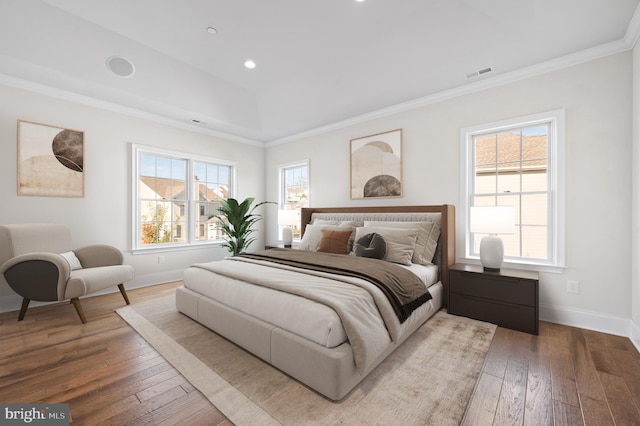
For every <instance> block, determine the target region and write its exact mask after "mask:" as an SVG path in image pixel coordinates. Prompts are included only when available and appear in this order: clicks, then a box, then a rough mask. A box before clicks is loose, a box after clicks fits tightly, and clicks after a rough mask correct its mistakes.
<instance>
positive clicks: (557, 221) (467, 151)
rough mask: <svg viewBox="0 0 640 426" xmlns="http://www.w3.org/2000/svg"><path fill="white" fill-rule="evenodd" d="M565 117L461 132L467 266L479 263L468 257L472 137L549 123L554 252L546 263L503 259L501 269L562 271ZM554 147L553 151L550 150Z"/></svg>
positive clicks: (547, 115) (544, 116)
mask: <svg viewBox="0 0 640 426" xmlns="http://www.w3.org/2000/svg"><path fill="white" fill-rule="evenodd" d="M565 115H566V113H565V110H564V109H557V110H553V111H547V112H543V113H539V114H532V115H528V116H525V117H517V118H512V119H508V120H502V121H497V122H493V123H488V124H481V125H475V126H470V127H465V128H463V129H461V131H460V152H461V156H460V158H461V164H460V171H461V181H460V183H461V188H460V196H461V199H460V206H461V207H462V209H461V212H460V220H461V223H462V224H463V227H464V255H463V257H462V259H461V260H463V261H465V262H469V263H478V264H479V263H480V260H479V257H478V256H474V255H472V254H471V247H472V245H473V242H472V241H471V232H470V229H469V209H470V207H471V204H472V199H471V197H472V194H471V188H472V187H473V172H472V171H471V169H470V166H471V165H472V164H473V158H474V149H473V143H472V140H473V137H474V136H475V135H478V134H482V133H492V132H499V131H501V130H507V129H509V128H513V127H525V126H532V125H536V124H542V123H551V131H550V133H551V134H550V140H549V144H548V146H547V149H548V153H547V158H548V163H549V168H548V170H549V191H550V195H551V196H550V203H551V204H552V206H551V208H550V209H549V215H550V217H549V223H553V229H552V235H551V241H550V244H551V245H552V252H553V254H552V258H551V260H550V261H549V262H538V261H527V260H524V259H522V260H519V261H517V262H513V261H508V260H505V262H504V264H503V267H505V268H513V269H528V270H536V271H540V272H554V273H561V272H562V271H563V270H564V269H565V267H566V265H565V220H564V218H565V211H566V210H565V166H564V165H565V157H564V152H565ZM554 145H555V150H554V149H553V146H554ZM554 207H555V208H554Z"/></svg>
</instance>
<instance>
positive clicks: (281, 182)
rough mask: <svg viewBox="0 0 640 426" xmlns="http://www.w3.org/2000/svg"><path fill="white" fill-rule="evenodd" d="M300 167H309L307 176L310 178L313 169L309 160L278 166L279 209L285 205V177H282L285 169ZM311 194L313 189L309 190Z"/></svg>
mask: <svg viewBox="0 0 640 426" xmlns="http://www.w3.org/2000/svg"><path fill="white" fill-rule="evenodd" d="M300 166H307V176H308V177H310V175H311V169H310V168H309V159H306V160H301V161H291V162H289V163H285V164H280V165H279V166H278V209H281V208H282V206H283V204H284V203H283V201H284V177H283V176H282V173H283V171H284V169H288V168H292V167H300ZM309 188H311V179H309ZM309 192H311V189H309Z"/></svg>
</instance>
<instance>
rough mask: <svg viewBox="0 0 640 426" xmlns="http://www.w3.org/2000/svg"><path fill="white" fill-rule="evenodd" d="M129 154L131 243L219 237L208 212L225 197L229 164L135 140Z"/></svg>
mask: <svg viewBox="0 0 640 426" xmlns="http://www.w3.org/2000/svg"><path fill="white" fill-rule="evenodd" d="M134 158H135V164H134V170H135V174H136V176H135V187H134V192H135V195H134V197H135V199H136V206H135V210H136V214H135V217H134V221H135V224H136V226H135V230H134V233H135V235H134V241H135V244H134V248H137V249H143V248H149V247H154V246H161V245H185V244H192V243H194V242H199V241H215V240H220V239H221V238H222V236H221V233H220V230H219V229H218V227H217V226H216V222H217V219H215V218H214V216H215V215H216V214H217V213H218V206H219V202H220V200H226V199H227V198H228V197H229V194H230V191H231V187H232V176H233V166H232V165H230V164H219V163H216V162H213V161H215V160H212V162H208V161H202V160H200V159H193V158H190V156H189V155H187V154H182V153H176V152H169V151H164V150H155V149H153V148H146V147H145V148H143V147H139V146H134Z"/></svg>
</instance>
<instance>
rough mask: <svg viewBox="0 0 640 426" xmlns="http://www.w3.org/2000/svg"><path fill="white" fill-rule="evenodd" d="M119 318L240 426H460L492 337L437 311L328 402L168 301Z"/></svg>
mask: <svg viewBox="0 0 640 426" xmlns="http://www.w3.org/2000/svg"><path fill="white" fill-rule="evenodd" d="M117 312H118V314H119V315H120V316H121V317H122V318H123V319H124V320H125V321H126V322H127V323H129V325H130V326H131V327H132V328H134V329H135V330H136V331H137V332H138V333H139V334H140V335H141V336H142V337H143V338H144V339H145V340H147V341H148V342H149V343H150V344H151V345H152V346H153V347H154V348H155V349H156V350H157V351H158V352H159V353H160V354H161V355H162V356H163V357H164V358H165V359H166V360H167V361H169V362H170V363H171V364H172V365H173V366H174V367H175V368H176V369H177V370H178V371H180V373H181V374H182V375H183V376H184V377H185V378H186V379H187V380H188V381H189V382H190V383H191V384H192V385H193V386H194V387H196V388H197V389H198V390H199V391H200V392H202V394H203V395H204V396H205V397H207V398H208V399H209V400H210V401H211V403H212V404H213V405H214V406H215V407H216V408H217V409H218V410H220V411H221V412H222V413H223V414H224V415H225V416H227V417H228V418H229V420H230V421H232V422H233V423H234V424H236V425H254V424H255V425H269V424H273V425H278V424H281V425H307V424H313V425H315V424H327V425H335V424H349V425H394V424H398V425H400V424H401V425H458V424H459V423H460V420H461V419H462V417H463V415H464V410H465V408H466V405H467V401H468V400H469V397H470V396H471V393H472V392H473V388H474V385H475V382H476V379H477V377H478V374H479V373H480V370H481V368H482V365H483V362H484V358H485V356H486V354H487V351H488V349H489V345H490V344H491V340H492V338H493V334H494V332H495V329H496V326H495V325H493V324H488V323H484V322H480V321H474V320H471V319H468V318H464V317H458V316H453V315H449V314H447V313H446V312H445V311H440V312H438V313H437V314H436V315H435V316H434V317H433V318H431V319H430V320H429V321H427V322H426V323H425V324H424V325H423V326H421V327H420V328H419V329H418V330H417V331H416V332H415V333H414V334H413V335H412V336H411V337H410V338H408V339H407V340H406V341H405V342H404V343H403V344H402V345H401V346H400V347H399V348H398V349H396V350H395V351H394V352H393V353H392V354H391V355H389V357H388V358H387V359H386V360H384V361H383V362H382V363H381V364H380V365H379V366H378V367H377V368H376V369H375V370H373V371H372V372H371V373H370V374H369V376H367V377H366V378H365V379H364V380H363V381H362V382H361V383H360V384H359V385H358V386H356V388H355V389H354V390H353V391H351V392H350V393H349V394H348V395H347V396H346V397H345V398H343V399H342V400H341V401H338V402H334V401H330V400H328V399H326V398H325V397H323V396H322V395H320V394H318V393H316V392H315V391H313V390H311V389H309V388H307V387H306V386H304V385H302V384H300V383H299V382H297V381H296V380H294V379H292V378H290V377H289V376H287V375H286V374H284V373H282V372H280V371H279V370H277V369H275V368H273V367H271V366H270V365H268V364H267V363H265V362H263V361H262V360H260V359H259V358H257V357H255V356H253V355H251V354H250V353H248V352H246V351H245V350H243V349H242V348H240V347H238V346H236V345H234V344H233V343H231V342H229V341H228V340H226V339H225V338H223V337H221V336H219V335H217V334H215V333H214V332H212V331H211V330H209V329H207V328H206V327H203V326H201V325H200V324H198V323H196V322H195V321H193V320H192V319H190V318H189V317H187V316H185V315H183V314H181V313H179V312H178V311H177V310H176V307H175V298H174V297H173V296H171V297H165V298H162V299H158V300H154V301H151V302H144V303H142V304H138V305H131V306H127V307H125V308H121V309H118V310H117Z"/></svg>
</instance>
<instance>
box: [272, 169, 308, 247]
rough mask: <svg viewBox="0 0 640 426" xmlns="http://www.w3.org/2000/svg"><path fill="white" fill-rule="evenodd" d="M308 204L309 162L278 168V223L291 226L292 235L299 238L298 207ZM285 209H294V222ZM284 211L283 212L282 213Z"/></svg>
mask: <svg viewBox="0 0 640 426" xmlns="http://www.w3.org/2000/svg"><path fill="white" fill-rule="evenodd" d="M308 206H309V163H308V162H306V161H305V162H304V163H295V164H290V165H287V166H284V167H281V168H280V213H279V214H278V224H279V225H281V226H293V237H294V238H300V237H301V235H300V231H301V229H300V209H301V208H302V207H308ZM286 211H296V212H297V215H293V216H295V217H296V218H297V220H296V221H294V222H295V224H293V223H292V222H291V220H290V219H289V217H291V216H292V215H291V214H287V213H286ZM283 213H284V214H283Z"/></svg>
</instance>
